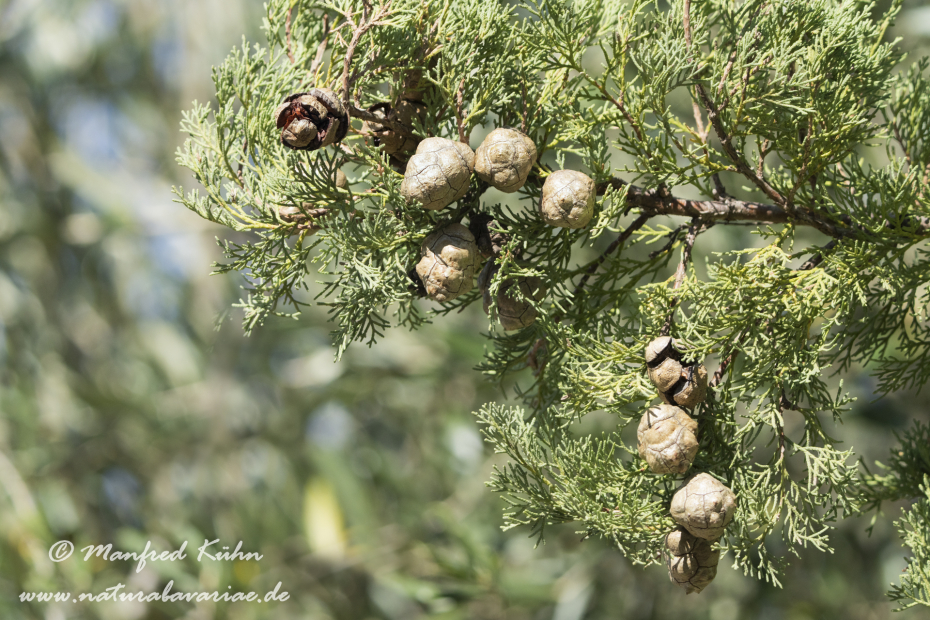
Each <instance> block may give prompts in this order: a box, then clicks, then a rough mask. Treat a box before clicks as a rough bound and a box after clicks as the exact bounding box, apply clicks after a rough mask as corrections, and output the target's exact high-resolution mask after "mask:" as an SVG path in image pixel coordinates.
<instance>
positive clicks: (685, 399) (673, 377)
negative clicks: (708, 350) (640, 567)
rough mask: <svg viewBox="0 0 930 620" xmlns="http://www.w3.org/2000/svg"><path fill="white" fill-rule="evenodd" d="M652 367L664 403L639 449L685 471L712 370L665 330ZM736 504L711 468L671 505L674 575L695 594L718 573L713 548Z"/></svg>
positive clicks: (657, 467) (669, 553)
mask: <svg viewBox="0 0 930 620" xmlns="http://www.w3.org/2000/svg"><path fill="white" fill-rule="evenodd" d="M645 358H646V369H647V374H648V375H649V379H650V380H651V381H652V383H653V385H655V386H656V388H657V389H658V390H659V395H660V396H661V397H662V400H663V401H665V402H664V403H663V404H661V405H659V406H657V407H652V408H650V409H649V410H647V411H646V413H645V414H644V415H643V417H642V420H640V423H639V428H638V429H637V433H636V434H637V439H638V443H639V454H640V456H641V457H642V458H643V459H644V460H645V461H646V464H647V465H648V466H649V469H651V470H652V471H653V472H655V473H657V474H684V473H687V471H688V470H689V469H690V468H691V464H692V463H693V462H694V457H695V456H696V455H697V452H698V447H699V444H698V437H697V430H698V425H697V422H696V421H695V420H694V419H693V418H692V417H691V416H690V415H688V413H687V412H686V411H685V409H693V408H694V407H695V406H697V405H698V404H699V403H701V402H703V400H704V399H705V398H706V396H707V370H706V369H705V368H704V365H703V364H701V363H700V362H693V363H690V364H687V363H684V362H683V361H682V354H681V351H680V350H679V349H678V346H677V342H676V341H675V340H674V339H673V338H671V337H669V336H661V337H659V338H656V339H655V340H653V341H652V342H650V343H649V344H648V345H647V346H646V355H645ZM735 510H736V496H735V495H734V494H733V492H732V491H731V490H730V489H729V488H727V487H726V486H724V485H723V484H722V483H721V482H720V481H719V480H717V479H716V478H714V477H713V476H711V475H710V474H707V473H699V474H697V475H694V476H691V477H689V478H688V479H687V480H685V481H684V483H683V484H682V485H681V486H680V487H679V488H678V490H677V491H676V492H675V495H674V496H673V497H672V504H671V508H670V512H671V516H672V519H674V520H675V522H676V523H678V525H679V527H678V529H676V530H674V531H672V532H670V533H669V534H668V535H667V536H666V537H665V547H666V552H665V557H666V563H667V566H668V574H669V578H670V579H671V580H672V581H673V582H674V583H677V584H678V585H680V586H681V587H683V588H684V589H685V591H686V592H687V593H688V594H690V593H692V592H700V591H701V590H703V589H704V588H705V587H707V585H708V584H710V582H711V581H713V579H714V577H715V576H716V575H717V563H718V561H719V559H720V551H719V550H718V549H714V548H713V542H714V541H716V540H718V539H719V538H720V537H721V536H722V535H723V532H724V530H725V529H726V526H727V525H728V524H729V522H730V520H731V519H732V518H733V513H734V512H735Z"/></svg>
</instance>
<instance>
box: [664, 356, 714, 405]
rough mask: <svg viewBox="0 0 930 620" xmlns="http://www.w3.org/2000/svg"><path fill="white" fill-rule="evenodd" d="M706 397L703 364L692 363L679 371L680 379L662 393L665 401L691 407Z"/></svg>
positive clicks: (705, 371)
mask: <svg viewBox="0 0 930 620" xmlns="http://www.w3.org/2000/svg"><path fill="white" fill-rule="evenodd" d="M705 398H707V369H706V368H705V367H704V364H692V365H691V366H686V367H684V368H683V369H682V371H681V380H680V381H679V382H678V384H676V385H674V386H673V387H672V388H671V389H669V390H668V391H666V392H663V393H662V399H663V400H664V401H665V402H673V403H675V404H676V405H678V406H679V407H687V408H688V409H693V408H694V407H695V406H697V404H698V403H701V402H703V401H704V399H705Z"/></svg>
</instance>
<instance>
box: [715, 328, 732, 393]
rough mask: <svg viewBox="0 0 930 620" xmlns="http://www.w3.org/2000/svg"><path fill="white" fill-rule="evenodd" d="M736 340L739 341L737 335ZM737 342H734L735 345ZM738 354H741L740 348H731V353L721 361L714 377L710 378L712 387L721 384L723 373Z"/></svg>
mask: <svg viewBox="0 0 930 620" xmlns="http://www.w3.org/2000/svg"><path fill="white" fill-rule="evenodd" d="M736 342H739V336H737V337H736ZM736 342H734V346H735V345H736ZM737 355H739V350H738V349H737V350H732V349H731V351H730V354H729V355H727V356H726V357H725V358H723V361H722V362H720V366H719V367H718V368H717V370H716V371H715V372H714V376H713V378H712V379H711V380H710V384H709V387H710V388H711V389H713V388H715V387H717V386H718V385H720V382H721V381H723V374H724V373H725V372H726V371H727V368H729V366H730V364H732V363H733V361H734V360H735V359H736V356H737Z"/></svg>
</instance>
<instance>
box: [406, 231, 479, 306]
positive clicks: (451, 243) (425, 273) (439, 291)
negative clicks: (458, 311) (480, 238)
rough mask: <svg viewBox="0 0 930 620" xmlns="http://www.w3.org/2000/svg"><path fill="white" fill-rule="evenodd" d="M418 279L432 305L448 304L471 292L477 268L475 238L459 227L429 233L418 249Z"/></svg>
mask: <svg viewBox="0 0 930 620" xmlns="http://www.w3.org/2000/svg"><path fill="white" fill-rule="evenodd" d="M420 256H421V258H420V262H419V263H417V275H419V276H420V280H421V281H422V282H423V286H424V287H425V288H426V294H427V295H428V296H429V298H430V299H433V300H435V301H450V300H452V299H455V298H456V297H458V296H459V295H461V294H462V293H467V292H468V291H470V290H471V289H472V286H473V283H474V280H475V269H476V267H477V266H478V246H477V245H475V237H474V236H473V235H472V234H471V232H470V231H469V230H468V229H467V228H466V227H464V226H462V225H461V224H449V225H448V226H443V227H442V228H439V229H437V230H434V231H433V232H431V233H430V234H429V235H428V236H427V237H426V239H424V240H423V245H422V246H420Z"/></svg>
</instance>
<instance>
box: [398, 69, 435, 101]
mask: <svg viewBox="0 0 930 620" xmlns="http://www.w3.org/2000/svg"><path fill="white" fill-rule="evenodd" d="M429 87H430V83H429V81H428V80H426V79H425V78H424V77H423V71H422V70H421V69H414V70H413V71H408V72H407V74H406V75H405V76H404V82H403V84H402V85H401V93H400V98H401V99H405V100H407V101H423V99H425V98H426V91H427V89H428V88H429Z"/></svg>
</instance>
